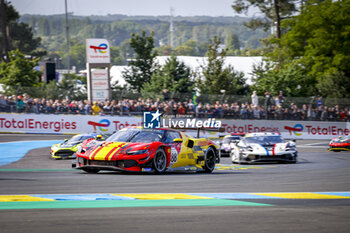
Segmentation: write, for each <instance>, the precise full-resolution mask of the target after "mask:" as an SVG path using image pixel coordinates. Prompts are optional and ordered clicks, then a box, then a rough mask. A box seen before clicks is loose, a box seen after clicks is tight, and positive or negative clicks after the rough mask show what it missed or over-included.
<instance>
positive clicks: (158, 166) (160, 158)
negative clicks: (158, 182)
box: [153, 148, 167, 174]
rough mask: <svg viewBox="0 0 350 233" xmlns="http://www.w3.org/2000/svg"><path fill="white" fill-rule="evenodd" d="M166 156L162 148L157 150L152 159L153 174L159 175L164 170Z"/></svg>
mask: <svg viewBox="0 0 350 233" xmlns="http://www.w3.org/2000/svg"><path fill="white" fill-rule="evenodd" d="M166 165H167V156H166V153H165V151H164V149H163V148H158V150H157V151H156V153H155V155H154V158H153V169H154V171H155V173H157V174H161V173H164V172H165V170H166Z"/></svg>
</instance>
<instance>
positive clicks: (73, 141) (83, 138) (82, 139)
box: [68, 135, 91, 143]
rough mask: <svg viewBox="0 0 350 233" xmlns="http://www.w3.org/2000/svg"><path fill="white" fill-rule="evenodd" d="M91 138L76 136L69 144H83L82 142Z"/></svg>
mask: <svg viewBox="0 0 350 233" xmlns="http://www.w3.org/2000/svg"><path fill="white" fill-rule="evenodd" d="M89 138H91V136H82V135H75V136H74V137H72V138H71V139H69V140H68V142H70V143H76V142H82V141H84V140H86V139H89Z"/></svg>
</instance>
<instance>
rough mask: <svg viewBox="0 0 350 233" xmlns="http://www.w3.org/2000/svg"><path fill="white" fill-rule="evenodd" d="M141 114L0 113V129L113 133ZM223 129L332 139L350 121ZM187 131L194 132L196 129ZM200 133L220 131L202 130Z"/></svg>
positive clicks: (252, 123) (233, 123) (348, 128)
mask: <svg viewBox="0 0 350 233" xmlns="http://www.w3.org/2000/svg"><path fill="white" fill-rule="evenodd" d="M142 121H143V119H142V117H120V116H86V115H44V114H42V115H37V114H0V132H11V133H16V132H21V133H52V134H64V133H89V132H100V133H112V132H114V131H118V130H120V129H122V128H125V127H128V126H142V125H143V122H142ZM222 127H224V128H225V131H226V132H225V133H220V135H222V134H230V133H254V132H279V133H281V134H282V136H283V137H285V138H292V139H331V138H334V137H337V136H344V135H349V134H350V122H319V121H266V120H222ZM186 133H188V134H190V135H193V136H195V135H196V132H195V131H187V132H186ZM201 135H202V136H203V137H217V136H219V133H216V132H205V133H203V134H201Z"/></svg>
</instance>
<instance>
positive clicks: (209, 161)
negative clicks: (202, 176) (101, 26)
mask: <svg viewBox="0 0 350 233" xmlns="http://www.w3.org/2000/svg"><path fill="white" fill-rule="evenodd" d="M215 162H216V155H215V151H214V149H213V148H212V147H209V148H208V149H207V151H206V153H205V164H204V167H203V169H204V171H203V172H204V173H212V172H213V171H214V169H215Z"/></svg>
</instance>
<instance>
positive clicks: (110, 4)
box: [7, 0, 237, 16]
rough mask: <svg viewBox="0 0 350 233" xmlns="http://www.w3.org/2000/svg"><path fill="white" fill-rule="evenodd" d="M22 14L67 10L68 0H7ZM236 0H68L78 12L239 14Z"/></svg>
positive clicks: (92, 13)
mask: <svg viewBox="0 0 350 233" xmlns="http://www.w3.org/2000/svg"><path fill="white" fill-rule="evenodd" d="M7 1H10V2H11V3H12V5H13V6H14V7H15V9H16V10H17V11H18V12H19V13H20V14H21V15H23V14H41V15H52V14H62V13H64V12H65V4H64V2H65V0H7ZM233 2H234V0H67V6H68V12H73V14H74V15H107V14H123V15H150V16H158V15H169V14H170V8H171V7H172V8H174V15H175V16H196V15H206V16H235V15H237V14H236V13H235V12H234V11H233V9H232V7H231V5H232V3H233Z"/></svg>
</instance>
